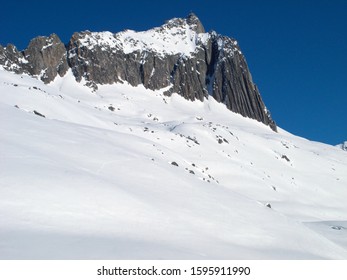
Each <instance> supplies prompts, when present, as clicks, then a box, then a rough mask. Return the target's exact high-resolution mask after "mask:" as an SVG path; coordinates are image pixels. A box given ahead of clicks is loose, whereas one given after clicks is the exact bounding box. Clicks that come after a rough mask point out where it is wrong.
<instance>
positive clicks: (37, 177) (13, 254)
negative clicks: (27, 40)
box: [0, 70, 347, 259]
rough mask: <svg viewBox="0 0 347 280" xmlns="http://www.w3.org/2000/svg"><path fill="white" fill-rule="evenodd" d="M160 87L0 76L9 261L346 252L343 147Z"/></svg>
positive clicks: (340, 255)
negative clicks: (167, 93) (47, 81)
mask: <svg viewBox="0 0 347 280" xmlns="http://www.w3.org/2000/svg"><path fill="white" fill-rule="evenodd" d="M164 91H165V89H163V90H159V91H151V90H147V89H145V88H144V87H143V86H138V87H131V86H130V85H129V84H127V83H126V82H124V83H122V84H121V83H119V84H113V85H100V86H99V89H98V90H97V91H96V92H92V91H91V90H90V89H89V88H88V87H85V86H83V83H77V82H76V81H75V80H74V77H73V75H72V73H71V72H69V73H68V74H67V75H65V77H63V78H61V77H57V78H56V79H55V81H53V82H52V83H50V84H49V85H45V84H43V83H42V82H41V81H39V80H36V79H34V78H30V77H28V76H26V75H15V74H13V73H9V72H6V71H4V70H0V135H1V136H0V157H1V160H0V178H1V180H0V259H346V258H347V243H346V240H347V238H346V237H347V215H346V213H347V204H346V197H347V157H346V155H345V152H344V151H342V150H341V149H338V148H336V147H333V146H329V145H325V144H322V143H318V142H312V141H308V140H306V139H303V138H300V137H297V136H295V135H292V134H290V133H288V132H286V131H284V130H282V129H279V133H275V132H273V131H272V130H271V129H270V128H269V127H267V126H265V125H263V124H262V123H260V122H257V121H254V120H251V119H248V118H243V117H242V116H240V115H238V114H235V113H232V112H230V111H228V110H227V109H226V108H225V106H224V105H223V104H219V103H217V102H216V101H214V100H213V99H212V98H210V99H209V100H205V101H204V102H200V101H194V102H191V101H187V100H185V99H183V98H182V97H180V96H179V95H176V94H174V95H172V96H171V97H167V96H165V95H163V92H164ZM15 106H16V107H15ZM111 106H112V108H114V110H113V111H112V110H111V109H109V107H111ZM34 111H36V112H39V113H40V114H42V115H44V116H45V118H44V117H40V116H39V115H36V114H34V113H33V112H34ZM173 161H174V162H176V163H177V165H178V166H174V165H172V164H171V162H173ZM191 171H192V172H191ZM266 205H270V206H271V208H269V207H267V206H266Z"/></svg>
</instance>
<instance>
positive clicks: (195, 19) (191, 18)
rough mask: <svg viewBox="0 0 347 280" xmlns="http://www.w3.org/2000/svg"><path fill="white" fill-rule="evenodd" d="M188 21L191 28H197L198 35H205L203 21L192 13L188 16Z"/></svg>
mask: <svg viewBox="0 0 347 280" xmlns="http://www.w3.org/2000/svg"><path fill="white" fill-rule="evenodd" d="M186 21H187V23H188V24H189V25H190V26H195V28H194V30H195V31H196V32H197V33H205V28H204V26H203V25H202V23H201V21H200V20H199V18H198V17H197V16H196V15H195V14H194V13H190V14H189V15H188V16H187V18H186Z"/></svg>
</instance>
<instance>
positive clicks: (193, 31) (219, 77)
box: [0, 14, 277, 131]
mask: <svg viewBox="0 0 347 280" xmlns="http://www.w3.org/2000/svg"><path fill="white" fill-rule="evenodd" d="M0 65H1V66H2V67H3V68H4V69H5V70H8V71H13V72H15V73H18V74H23V73H25V74H29V75H31V76H34V77H37V78H38V79H41V80H42V81H43V82H44V83H50V82H51V81H53V80H54V79H55V78H56V77H57V76H58V75H59V76H61V77H63V76H64V75H65V74H66V73H67V71H68V70H69V69H71V71H72V73H73V75H74V77H75V79H76V81H78V82H83V83H85V85H87V86H89V87H91V88H92V89H94V90H97V89H98V85H102V84H113V83H120V82H124V81H126V82H128V83H130V84H131V85H133V86H137V85H139V84H143V85H144V87H146V88H148V89H152V90H156V89H163V88H165V89H166V94H167V95H171V94H172V93H178V94H180V95H181V96H183V97H184V98H186V99H189V100H192V101H193V100H196V99H197V100H201V101H202V100H203V99H204V98H208V97H209V96H212V97H213V98H215V99H216V100H217V101H218V102H222V103H224V104H225V105H226V106H227V108H228V109H230V110H231V111H233V112H236V113H239V114H241V115H242V116H244V117H249V118H252V119H256V120H258V121H260V122H262V123H264V124H266V125H268V126H270V127H271V129H272V130H274V131H276V130H277V127H276V124H275V122H274V121H273V120H272V118H271V115H270V113H269V111H268V110H267V109H266V107H265V105H264V102H263V101H262V98H261V96H260V93H259V90H258V88H257V87H256V85H255V84H254V83H253V81H252V77H251V74H250V72H249V69H248V66H247V63H246V60H245V57H244V56H243V54H242V52H241V50H240V48H239V45H238V43H237V41H236V40H234V39H232V38H229V37H225V36H222V35H220V34H217V33H216V32H214V31H210V32H205V29H204V27H203V25H202V24H201V22H200V20H199V19H198V18H197V17H196V16H195V15H194V14H190V15H189V16H188V17H187V18H175V19H172V20H169V21H167V22H166V23H165V24H164V25H162V26H160V27H157V28H153V29H150V30H148V31H143V32H135V31H132V30H124V31H122V32H119V33H115V34H113V33H110V32H89V31H84V32H78V33H77V32H76V33H74V34H73V35H72V37H71V39H70V41H69V42H68V44H66V45H65V44H64V43H62V41H61V40H60V39H59V37H58V36H57V35H56V34H52V35H50V36H49V37H43V36H40V37H37V38H34V39H32V40H31V42H30V43H29V46H28V47H27V49H25V50H23V51H18V50H17V48H16V47H15V46H13V45H11V44H9V45H7V46H6V47H2V46H1V45H0Z"/></svg>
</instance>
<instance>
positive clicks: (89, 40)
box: [79, 19, 210, 57]
mask: <svg viewBox="0 0 347 280" xmlns="http://www.w3.org/2000/svg"><path fill="white" fill-rule="evenodd" d="M209 36H210V35H209V34H208V33H197V32H196V31H195V26H194V25H190V24H188V23H187V21H186V20H185V19H172V20H170V21H169V22H168V23H166V24H164V25H162V26H160V27H156V28H153V29H150V30H147V31H142V32H136V31H133V30H125V31H122V32H118V33H115V34H113V33H111V32H108V31H105V32H87V33H85V34H84V37H83V38H80V39H79V41H80V44H81V45H82V46H86V47H87V48H89V49H93V48H94V47H95V46H99V47H101V48H106V49H111V50H113V51H117V50H122V51H123V52H124V53H125V54H128V53H133V52H136V51H140V52H143V51H149V52H155V53H156V54H158V55H160V56H162V57H163V56H165V55H167V54H170V55H174V54H181V55H184V56H187V57H190V56H191V55H192V54H193V53H195V52H196V51H197V48H198V47H199V46H201V45H202V44H205V43H206V42H207V40H208V39H209Z"/></svg>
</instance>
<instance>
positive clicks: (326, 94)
mask: <svg viewBox="0 0 347 280" xmlns="http://www.w3.org/2000/svg"><path fill="white" fill-rule="evenodd" d="M1 11H2V12H1V16H0V26H1V28H0V44H1V45H6V44H7V43H13V44H15V45H16V46H17V48H18V49H20V50H22V49H24V48H25V47H26V46H27V45H28V43H29V41H30V39H32V38H34V37H35V36H39V35H45V36H48V35H50V34H51V33H56V34H58V36H59V37H60V38H61V40H62V41H63V42H65V43H67V42H68V41H69V39H70V37H71V35H72V34H73V32H75V31H83V30H90V31H111V32H118V31H121V30H123V29H134V30H138V31H140V30H146V29H149V28H151V27H155V26H159V25H161V24H163V23H164V21H165V20H168V19H171V18H173V17H185V16H187V15H188V14H189V12H194V13H195V14H196V15H197V16H198V17H199V18H200V20H201V21H202V23H203V25H204V26H205V29H206V30H207V31H209V30H212V29H213V30H215V31H217V32H218V33H221V34H223V35H227V36H230V37H233V38H235V39H237V40H238V42H239V44H240V46H241V50H242V51H243V53H244V54H245V56H246V59H247V62H248V65H249V68H250V70H251V73H252V76H253V80H254V82H255V83H256V84H257V85H258V87H259V89H260V93H261V95H262V97H263V99H264V101H265V104H266V105H267V107H268V109H269V110H270V111H271V113H272V116H273V118H274V119H275V121H276V122H277V124H278V125H279V126H280V127H282V128H284V129H285V130H287V131H289V132H291V133H294V134H296V135H299V136H302V137H305V138H308V139H310V140H316V141H320V142H324V143H328V144H338V143H341V142H342V141H345V140H347V54H346V52H347V1H346V0H315V1H314V0H312V1H310V0H291V1H279V0H253V1H251V0H242V1H241V0H238V1H233V0H221V1H219V0H213V1H211V0H209V1H207V0H205V1H204V0H184V1H183V0H181V1H180V0H178V1H158V0H151V1H144V0H143V1H131V0H128V1H110V0H109V1H107V0H98V1H77V0H75V1H71V0H70V1H65V0H60V1H47V0H45V1H40V0H38V1H15V0H13V1H3V2H2V3H1Z"/></svg>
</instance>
